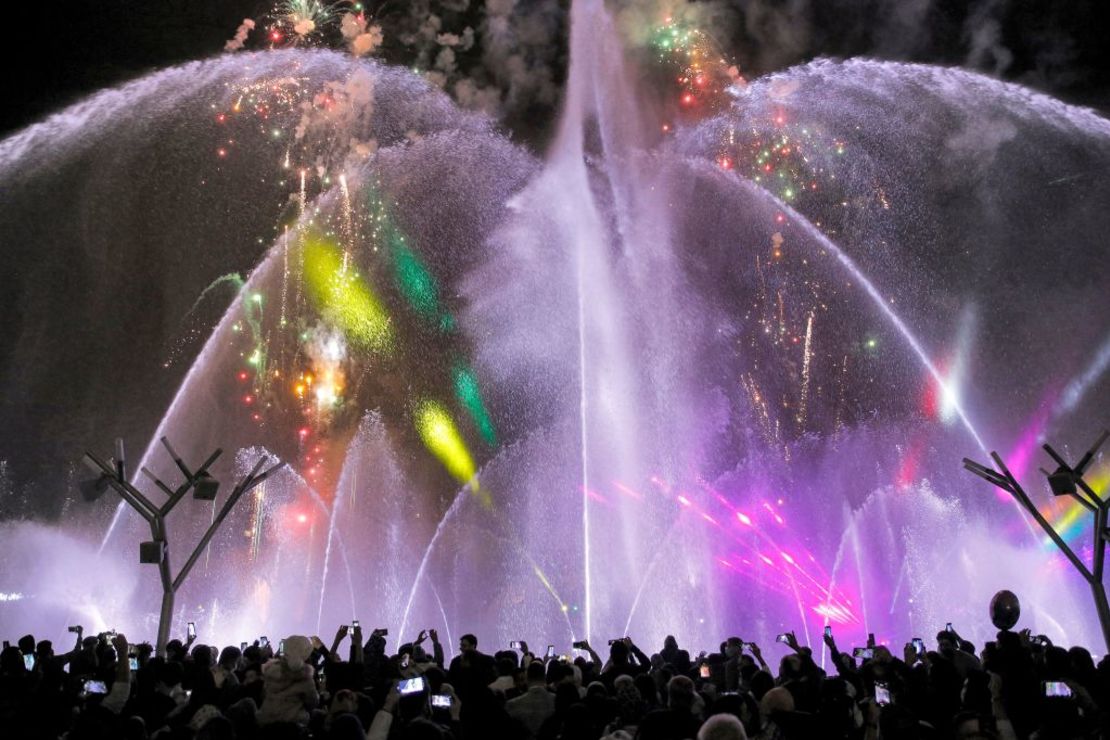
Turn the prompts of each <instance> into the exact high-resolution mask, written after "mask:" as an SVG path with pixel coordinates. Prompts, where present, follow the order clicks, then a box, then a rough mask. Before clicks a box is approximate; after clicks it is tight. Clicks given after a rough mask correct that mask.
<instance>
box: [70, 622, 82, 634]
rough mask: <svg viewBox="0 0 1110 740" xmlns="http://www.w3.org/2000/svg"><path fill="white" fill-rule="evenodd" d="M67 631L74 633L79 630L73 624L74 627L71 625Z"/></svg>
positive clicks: (79, 629)
mask: <svg viewBox="0 0 1110 740" xmlns="http://www.w3.org/2000/svg"><path fill="white" fill-rule="evenodd" d="M69 631H70V632H75V633H76V632H80V631H81V628H80V627H79V626H77V625H76V624H75V625H73V626H72V627H70V628H69Z"/></svg>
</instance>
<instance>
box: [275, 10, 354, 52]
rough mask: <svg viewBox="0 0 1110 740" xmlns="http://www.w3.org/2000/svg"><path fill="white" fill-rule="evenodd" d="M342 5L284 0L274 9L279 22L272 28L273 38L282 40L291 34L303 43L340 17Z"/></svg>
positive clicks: (277, 40)
mask: <svg viewBox="0 0 1110 740" xmlns="http://www.w3.org/2000/svg"><path fill="white" fill-rule="evenodd" d="M340 5H341V3H334V4H329V3H325V2H321V0H283V2H282V3H281V4H280V5H278V6H277V8H275V10H274V15H275V16H276V18H277V22H276V23H275V24H274V26H273V27H272V28H271V29H270V36H271V39H272V40H273V41H275V42H280V41H282V40H283V38H284V37H285V36H286V35H289V37H290V38H291V39H292V40H293V41H294V42H302V43H303V42H304V41H306V40H307V39H308V38H309V37H310V36H312V35H313V34H317V33H319V32H320V31H321V30H323V28H324V26H326V25H327V24H329V23H331V22H333V21H335V20H336V19H337V18H338V17H339V13H338V8H339V7H340ZM275 34H276V36H275Z"/></svg>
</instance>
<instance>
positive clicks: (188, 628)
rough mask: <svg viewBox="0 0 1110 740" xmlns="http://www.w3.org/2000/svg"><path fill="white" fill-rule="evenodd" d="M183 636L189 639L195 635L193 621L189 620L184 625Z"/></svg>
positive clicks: (195, 630) (195, 628)
mask: <svg viewBox="0 0 1110 740" xmlns="http://www.w3.org/2000/svg"><path fill="white" fill-rule="evenodd" d="M185 636H186V637H188V638H189V639H190V640H192V639H193V638H195V637H196V636H197V625H196V624H195V623H194V622H189V623H188V624H187V625H185Z"/></svg>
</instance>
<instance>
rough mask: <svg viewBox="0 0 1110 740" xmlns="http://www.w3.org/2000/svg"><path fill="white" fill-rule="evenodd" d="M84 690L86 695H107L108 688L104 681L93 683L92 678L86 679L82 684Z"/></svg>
mask: <svg viewBox="0 0 1110 740" xmlns="http://www.w3.org/2000/svg"><path fill="white" fill-rule="evenodd" d="M82 687H83V690H84V692H85V693H86V694H107V693H108V687H107V686H106V685H105V684H104V682H103V681H93V680H92V679H91V678H90V679H86V680H85V683H84V684H82Z"/></svg>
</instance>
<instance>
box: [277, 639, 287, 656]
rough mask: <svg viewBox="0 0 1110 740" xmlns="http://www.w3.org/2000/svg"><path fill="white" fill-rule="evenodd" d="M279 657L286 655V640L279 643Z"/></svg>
mask: <svg viewBox="0 0 1110 740" xmlns="http://www.w3.org/2000/svg"><path fill="white" fill-rule="evenodd" d="M278 655H285V640H280V641H278Z"/></svg>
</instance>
